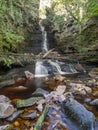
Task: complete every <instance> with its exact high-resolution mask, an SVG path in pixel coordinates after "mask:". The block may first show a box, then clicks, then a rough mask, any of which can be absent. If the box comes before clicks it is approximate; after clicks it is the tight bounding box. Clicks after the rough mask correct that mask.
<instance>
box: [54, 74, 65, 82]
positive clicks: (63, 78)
mask: <svg viewBox="0 0 98 130" xmlns="http://www.w3.org/2000/svg"><path fill="white" fill-rule="evenodd" d="M54 80H55V81H60V82H63V81H64V80H65V77H63V76H62V75H56V76H55V77H54Z"/></svg>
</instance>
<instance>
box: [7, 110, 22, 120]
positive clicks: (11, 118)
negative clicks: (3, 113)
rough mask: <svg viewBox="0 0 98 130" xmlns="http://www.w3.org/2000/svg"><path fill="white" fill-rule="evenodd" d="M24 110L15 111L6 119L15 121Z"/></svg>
mask: <svg viewBox="0 0 98 130" xmlns="http://www.w3.org/2000/svg"><path fill="white" fill-rule="evenodd" d="M23 112H24V110H19V111H16V112H14V113H13V115H12V116H10V117H8V118H7V119H6V120H7V121H9V122H13V121H14V120H15V119H16V118H17V117H18V116H19V115H20V114H22V113H23Z"/></svg>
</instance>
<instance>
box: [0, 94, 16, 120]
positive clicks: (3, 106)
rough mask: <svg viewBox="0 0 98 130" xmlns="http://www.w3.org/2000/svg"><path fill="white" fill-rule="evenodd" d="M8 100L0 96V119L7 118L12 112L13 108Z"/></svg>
mask: <svg viewBox="0 0 98 130" xmlns="http://www.w3.org/2000/svg"><path fill="white" fill-rule="evenodd" d="M10 102H11V101H10V99H9V98H7V97H6V96H4V95H0V118H1V119H2V118H7V117H9V116H11V115H12V114H13V112H14V110H15V109H14V107H13V105H12V104H11V103H10Z"/></svg>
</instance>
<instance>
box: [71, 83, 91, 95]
mask: <svg viewBox="0 0 98 130" xmlns="http://www.w3.org/2000/svg"><path fill="white" fill-rule="evenodd" d="M69 86H71V87H72V88H71V89H70V92H72V93H77V94H81V95H86V94H87V93H91V92H92V89H91V88H90V87H87V86H85V85H84V84H76V83H69Z"/></svg>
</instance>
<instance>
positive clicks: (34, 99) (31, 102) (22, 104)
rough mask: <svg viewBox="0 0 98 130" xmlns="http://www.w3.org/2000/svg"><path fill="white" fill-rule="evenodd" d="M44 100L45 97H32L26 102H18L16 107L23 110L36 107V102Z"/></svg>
mask: <svg viewBox="0 0 98 130" xmlns="http://www.w3.org/2000/svg"><path fill="white" fill-rule="evenodd" d="M41 99H43V97H31V98H28V99H25V100H18V101H17V102H16V107H17V108H22V107H28V106H32V105H34V104H35V103H36V102H38V101H40V100H41Z"/></svg>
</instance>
